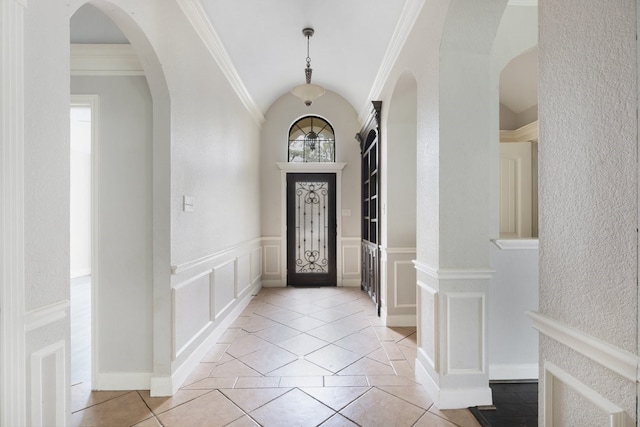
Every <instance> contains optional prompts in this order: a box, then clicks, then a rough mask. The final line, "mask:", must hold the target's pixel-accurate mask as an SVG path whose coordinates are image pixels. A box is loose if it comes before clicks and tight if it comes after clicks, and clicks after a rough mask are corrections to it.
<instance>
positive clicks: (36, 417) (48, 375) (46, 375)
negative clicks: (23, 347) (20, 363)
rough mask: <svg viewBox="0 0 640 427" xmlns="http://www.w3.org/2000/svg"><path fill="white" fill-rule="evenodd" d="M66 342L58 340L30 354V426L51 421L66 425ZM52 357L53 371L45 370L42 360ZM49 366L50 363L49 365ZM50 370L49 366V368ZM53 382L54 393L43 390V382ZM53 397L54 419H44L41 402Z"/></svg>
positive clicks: (46, 423) (50, 422)
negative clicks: (53, 361) (53, 359)
mask: <svg viewBox="0 0 640 427" xmlns="http://www.w3.org/2000/svg"><path fill="white" fill-rule="evenodd" d="M65 348H66V342H65V341H63V340H62V341H58V342H56V343H53V344H51V345H49V346H47V347H45V348H43V349H41V350H38V351H36V352H34V353H32V354H31V402H30V403H31V423H30V424H29V425H32V426H49V425H52V421H54V422H55V425H56V426H64V425H67V421H66V410H67V399H66V397H67V388H66V380H65V379H66V369H65V367H66V352H65ZM49 357H54V358H55V363H54V364H53V369H54V370H55V371H54V372H47V369H46V367H45V364H44V360H45V359H47V358H49ZM49 367H51V365H49ZM49 371H50V368H49ZM51 380H53V382H54V383H55V387H54V388H55V393H50V389H48V390H47V393H45V392H44V390H43V388H44V387H43V384H45V383H47V384H50V383H51ZM51 399H55V403H54V405H53V407H55V420H45V419H44V416H43V413H42V412H43V411H42V410H43V403H44V402H45V400H46V401H49V400H51Z"/></svg>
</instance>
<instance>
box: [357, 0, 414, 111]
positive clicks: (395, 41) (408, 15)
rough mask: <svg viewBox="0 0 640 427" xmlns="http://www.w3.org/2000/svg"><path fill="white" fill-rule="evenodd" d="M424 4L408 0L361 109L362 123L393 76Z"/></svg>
mask: <svg viewBox="0 0 640 427" xmlns="http://www.w3.org/2000/svg"><path fill="white" fill-rule="evenodd" d="M424 3H425V0H407V2H406V3H405V5H404V8H403V9H402V13H401V14H400V19H399V20H398V24H397V25H396V28H395V30H394V32H393V35H392V36H391V41H390V42H389V45H388V46H387V51H386V52H385V54H384V57H383V58H382V63H381V64H380V69H379V70H378V74H377V75H376V78H375V80H374V82H373V85H372V87H371V91H370V92H369V97H368V98H367V101H366V102H365V105H364V106H363V107H362V108H361V109H360V115H359V116H358V120H359V121H360V123H364V122H365V121H366V120H367V117H368V116H369V112H370V106H371V101H373V100H376V99H378V98H379V97H380V94H381V92H382V88H383V87H384V85H385V83H386V82H387V79H388V78H389V75H390V74H391V70H393V66H394V65H395V64H396V61H397V60H398V56H399V55H400V52H401V51H402V47H403V46H404V44H405V42H406V41H407V37H409V33H410V32H411V29H412V28H413V25H414V24H415V22H416V19H418V15H420V11H421V10H422V6H424Z"/></svg>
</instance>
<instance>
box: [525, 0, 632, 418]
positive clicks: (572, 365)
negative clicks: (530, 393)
mask: <svg viewBox="0 0 640 427" xmlns="http://www.w3.org/2000/svg"><path fill="white" fill-rule="evenodd" d="M539 13H540V33H539V34H540V67H539V70H540V76H539V78H540V83H539V88H540V93H539V113H540V129H539V131H540V144H539V145H540V147H539V162H540V163H539V168H540V169H539V170H540V173H539V175H540V211H539V215H540V242H541V251H540V314H541V315H542V317H540V318H538V317H535V318H534V319H536V322H535V324H536V326H537V327H538V328H540V329H541V331H542V332H543V334H542V335H541V342H540V362H541V373H545V377H544V381H543V384H541V388H540V390H541V400H540V411H541V415H542V413H543V412H542V411H544V410H546V411H548V412H549V413H552V414H553V420H551V419H546V420H544V421H546V423H547V425H550V423H551V422H552V421H553V423H554V425H593V423H594V421H593V420H598V419H602V417H603V416H606V415H607V412H608V411H604V412H603V410H602V409H600V408H599V407H598V406H597V405H596V404H595V403H594V402H593V401H592V400H590V399H584V398H582V397H580V395H579V393H580V392H591V393H595V395H599V396H600V399H601V400H604V401H608V402H610V403H612V404H613V405H615V406H617V407H618V408H620V409H622V410H623V411H624V412H625V417H626V421H628V423H629V424H627V425H636V423H637V419H636V410H637V403H636V402H637V374H636V372H637V364H638V361H637V355H638V234H637V228H638V163H637V157H638V120H637V114H636V112H637V109H638V83H637V71H638V65H637V64H638V63H637V61H638V53H637V48H638V44H637V40H636V34H637V4H636V2H635V1H632V0H625V1H611V0H609V1H601V2H595V3H584V2H580V1H565V2H540V5H539ZM542 322H543V323H544V325H546V326H543V325H542V324H541V323H542ZM567 331H571V332H572V333H574V334H575V335H577V336H578V337H580V339H579V340H578V344H576V342H573V343H572V342H570V341H569V340H567V339H566V338H565V337H566V335H564V333H566V332H567ZM591 339H595V340H600V344H599V345H597V346H589V345H587V346H580V345H579V344H580V343H584V342H589V341H590V340H591ZM602 347H606V348H608V351H609V354H612V355H616V356H615V357H613V358H605V359H602V358H600V357H598V355H599V352H600V348H602ZM623 355H624V356H623ZM621 358H622V360H632V361H633V362H632V363H631V364H630V366H629V365H627V364H626V363H622V360H621ZM626 358H629V359H626ZM621 363H622V364H621ZM550 364H553V366H551V365H550ZM620 366H628V370H625V369H620ZM556 367H557V369H556ZM571 379H573V380H571ZM568 380H571V381H568ZM549 381H553V382H554V383H555V384H557V383H558V382H562V381H564V384H565V385H566V386H565V387H561V386H558V385H556V386H555V387H550V388H546V386H547V385H550V384H549ZM567 381H568V383H569V385H568V384H567ZM576 381H578V382H579V383H577V382H576ZM550 392H553V394H550ZM593 395H594V394H592V396H593ZM540 419H541V421H542V420H543V418H540Z"/></svg>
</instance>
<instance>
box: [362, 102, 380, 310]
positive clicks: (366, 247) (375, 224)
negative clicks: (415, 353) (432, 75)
mask: <svg viewBox="0 0 640 427" xmlns="http://www.w3.org/2000/svg"><path fill="white" fill-rule="evenodd" d="M372 104H373V105H372V110H371V115H370V117H369V119H368V120H367V123H366V124H365V126H364V127H363V128H362V130H361V131H360V133H358V140H359V142H360V151H361V153H362V180H361V185H362V188H361V191H362V193H361V194H362V270H361V278H362V279H361V280H362V282H361V287H362V289H363V290H365V291H367V293H368V294H369V296H371V299H373V301H374V302H375V303H376V308H377V311H378V315H380V248H379V245H380V241H379V235H380V223H379V218H380V166H379V165H380V162H379V159H380V143H379V138H380V109H381V107H382V101H373V102H372Z"/></svg>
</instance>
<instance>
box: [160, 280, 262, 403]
mask: <svg viewBox="0 0 640 427" xmlns="http://www.w3.org/2000/svg"><path fill="white" fill-rule="evenodd" d="M260 287H261V285H260V283H259V282H258V283H255V284H253V285H252V286H251V288H250V289H249V290H248V291H247V292H244V293H242V294H241V295H240V296H239V297H238V300H237V304H236V305H235V307H234V308H233V309H232V310H231V311H230V312H229V313H228V315H227V316H226V317H224V318H223V319H221V320H220V321H219V323H217V324H216V325H215V326H214V327H213V328H212V329H210V332H209V334H208V335H207V336H206V338H204V339H203V340H202V342H201V343H200V344H199V345H198V346H197V347H196V348H195V349H194V350H193V351H192V352H191V353H190V354H188V355H187V356H186V358H185V359H184V361H183V362H182V363H180V364H179V365H178V366H177V367H176V369H175V371H174V373H173V374H172V375H171V376H170V377H153V378H151V380H150V394H151V396H152V397H157V396H173V395H174V394H175V393H176V392H177V391H178V389H179V388H180V386H182V384H183V383H184V381H185V380H186V379H187V377H188V376H189V375H190V374H191V373H192V372H193V370H194V369H196V368H197V367H198V365H199V364H200V362H201V361H202V359H203V358H204V356H205V355H206V354H207V353H208V352H209V350H211V347H212V346H213V345H214V344H215V343H216V342H218V340H219V339H220V337H221V336H222V334H223V333H224V332H225V331H226V330H227V328H228V327H229V326H231V324H232V323H233V322H234V321H235V320H236V318H237V317H238V316H239V315H240V313H242V311H243V310H244V309H245V308H246V307H247V306H248V305H249V303H250V302H251V298H252V295H253V294H255V293H257V292H258V291H259V290H260Z"/></svg>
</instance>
